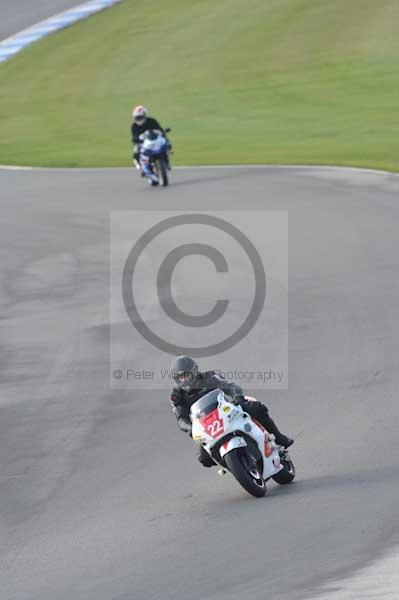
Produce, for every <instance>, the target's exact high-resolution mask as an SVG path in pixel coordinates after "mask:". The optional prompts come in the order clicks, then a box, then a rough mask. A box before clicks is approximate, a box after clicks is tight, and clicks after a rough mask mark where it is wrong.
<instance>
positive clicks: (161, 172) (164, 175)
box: [156, 158, 169, 187]
mask: <svg viewBox="0 0 399 600" xmlns="http://www.w3.org/2000/svg"><path fill="white" fill-rule="evenodd" d="M156 169H157V173H158V178H159V181H160V184H161V185H162V186H163V187H166V186H167V185H168V183H169V181H168V170H167V168H166V163H165V160H164V159H163V158H159V159H157V161H156Z"/></svg>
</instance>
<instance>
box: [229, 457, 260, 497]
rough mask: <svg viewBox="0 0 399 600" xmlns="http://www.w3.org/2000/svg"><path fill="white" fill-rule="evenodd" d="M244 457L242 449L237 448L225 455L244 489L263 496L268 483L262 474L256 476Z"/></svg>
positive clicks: (257, 495) (254, 494) (233, 473)
mask: <svg viewBox="0 0 399 600" xmlns="http://www.w3.org/2000/svg"><path fill="white" fill-rule="evenodd" d="M243 457H244V454H243V452H242V449H241V448H236V449H234V450H231V451H230V452H228V453H227V454H226V455H225V457H224V461H225V463H226V465H227V468H228V469H229V471H230V472H231V473H232V475H234V477H235V478H236V479H237V481H238V483H239V484H240V485H241V486H242V487H243V488H244V490H246V491H247V492H248V493H249V494H251V495H252V496H255V497H256V498H262V497H263V496H264V495H265V494H266V484H265V482H264V480H263V478H262V475H261V474H259V478H256V477H254V476H253V475H252V474H251V473H250V472H249V470H248V468H247V467H246V465H245V462H244V460H243Z"/></svg>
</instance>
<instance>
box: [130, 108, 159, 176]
mask: <svg viewBox="0 0 399 600" xmlns="http://www.w3.org/2000/svg"><path fill="white" fill-rule="evenodd" d="M132 117H133V123H132V126H131V136H132V142H133V164H134V166H135V167H136V168H137V169H138V170H140V169H141V167H140V146H141V142H142V140H141V138H140V136H141V135H142V134H143V133H145V132H146V131H149V130H155V131H160V132H161V133H162V135H163V136H165V138H166V132H165V130H164V129H163V127H161V125H160V124H159V123H158V121H157V120H156V119H154V118H153V117H149V116H148V111H147V109H146V108H145V107H144V106H136V107H135V108H134V109H133V111H132Z"/></svg>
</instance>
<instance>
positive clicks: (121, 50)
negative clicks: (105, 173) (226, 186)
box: [0, 0, 399, 170]
mask: <svg viewBox="0 0 399 600" xmlns="http://www.w3.org/2000/svg"><path fill="white" fill-rule="evenodd" d="M398 23H399V3H398V0H378V2H377V1H376V0H329V1H328V2H327V1H325V0H251V1H250V2H243V1H242V0H217V1H216V2H215V0H168V1H166V0H152V2H149V3H140V2H138V1H137V0H126V2H125V3H122V4H121V5H118V6H116V7H114V8H112V9H111V10H108V11H105V12H103V13H100V14H98V15H96V16H94V17H92V18H90V19H87V20H86V21H82V22H80V23H78V24H77V25H74V26H73V27H71V28H70V29H67V30H64V31H62V32H59V33H57V34H55V35H52V36H50V37H48V38H47V39H45V40H43V41H41V42H38V43H37V44H34V45H33V46H31V47H30V48H28V49H27V50H25V51H24V52H22V53H21V54H19V55H17V56H16V57H14V58H13V59H11V60H10V61H8V62H6V63H3V64H2V65H0V163H4V164H20V165H48V166H113V165H127V164H130V156H131V151H130V136H129V126H130V111H131V107H132V106H133V105H134V104H141V103H142V104H145V105H147V106H149V107H150V108H151V110H152V113H153V114H154V115H155V116H157V117H158V118H159V119H160V120H161V122H162V123H164V124H165V125H169V126H170V127H172V128H173V137H172V139H173V142H174V146H175V157H174V158H175V162H177V163H180V164H222V163H233V164H234V163H236V164H238V163H280V164H287V163H293V164H340V165H357V166H364V167H375V168H382V169H389V170H399V119H398V99H399V67H398V65H399V35H398V32H397V26H398Z"/></svg>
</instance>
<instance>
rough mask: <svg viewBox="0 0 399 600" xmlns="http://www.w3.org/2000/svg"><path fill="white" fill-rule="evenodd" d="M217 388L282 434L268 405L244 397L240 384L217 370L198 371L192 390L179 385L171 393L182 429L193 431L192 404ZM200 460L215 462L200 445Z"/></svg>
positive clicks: (262, 422)
mask: <svg viewBox="0 0 399 600" xmlns="http://www.w3.org/2000/svg"><path fill="white" fill-rule="evenodd" d="M216 388H220V389H222V390H223V391H224V393H225V394H226V395H228V396H230V398H231V399H232V400H233V401H234V402H235V403H237V404H239V405H240V406H241V407H242V408H243V410H245V411H246V412H247V413H248V414H250V415H251V417H254V418H255V419H257V420H258V421H259V423H261V424H262V425H263V426H264V427H265V428H266V429H267V430H268V431H269V432H270V433H274V434H275V435H276V433H277V434H280V432H279V431H278V429H277V427H276V425H275V423H274V421H273V420H272V419H271V418H270V416H269V411H268V409H267V407H266V406H265V405H264V404H262V402H259V401H258V400H246V399H245V398H244V392H243V390H242V388H241V387H240V386H239V385H237V384H236V383H231V382H228V381H227V380H226V379H223V377H220V376H219V375H217V373H216V372H215V371H206V372H204V373H198V375H197V378H196V381H195V382H193V383H192V384H191V386H190V390H189V391H187V392H186V391H185V390H183V389H182V388H179V387H177V386H175V387H174V388H173V389H172V391H171V393H170V403H171V405H172V409H173V412H174V413H175V415H176V419H177V424H178V426H179V427H180V429H182V430H183V431H186V432H188V433H191V419H190V408H191V405H192V404H194V402H196V401H197V400H198V399H199V398H201V396H204V395H205V394H207V393H208V392H209V391H210V390H214V389H216ZM280 435H281V434H280ZM276 438H277V435H276ZM198 460H199V461H200V463H201V464H203V465H204V466H205V467H211V466H212V465H214V464H215V463H214V462H213V460H212V458H211V457H210V456H209V454H208V453H207V452H206V451H205V450H204V449H203V447H202V446H201V447H200V452H199V456H198Z"/></svg>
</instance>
